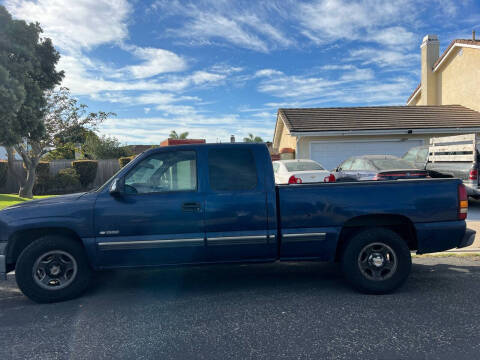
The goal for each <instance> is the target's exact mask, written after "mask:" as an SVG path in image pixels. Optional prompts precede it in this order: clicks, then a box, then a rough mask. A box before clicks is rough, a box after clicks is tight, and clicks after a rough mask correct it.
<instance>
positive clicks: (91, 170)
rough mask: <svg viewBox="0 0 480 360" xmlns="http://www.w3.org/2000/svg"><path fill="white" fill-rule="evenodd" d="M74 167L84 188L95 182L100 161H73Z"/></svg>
mask: <svg viewBox="0 0 480 360" xmlns="http://www.w3.org/2000/svg"><path fill="white" fill-rule="evenodd" d="M72 167H73V168H74V169H75V171H76V172H77V174H78V177H79V179H80V183H81V184H82V186H83V187H87V186H88V185H90V184H91V183H92V182H93V181H94V180H95V176H97V168H98V161H96V160H77V161H72Z"/></svg>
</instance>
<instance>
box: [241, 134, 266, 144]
mask: <svg viewBox="0 0 480 360" xmlns="http://www.w3.org/2000/svg"><path fill="white" fill-rule="evenodd" d="M243 141H244V142H248V143H262V142H263V139H262V138H261V137H260V136H253V134H248V137H245V138H243Z"/></svg>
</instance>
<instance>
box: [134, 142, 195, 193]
mask: <svg viewBox="0 0 480 360" xmlns="http://www.w3.org/2000/svg"><path fill="white" fill-rule="evenodd" d="M196 189H197V164H196V157H195V152H194V151H167V152H160V153H157V154H153V155H151V156H149V157H148V158H146V159H144V160H142V161H141V162H140V163H139V164H137V165H136V166H135V167H134V168H133V169H132V171H130V172H129V173H128V174H127V176H125V192H126V193H127V194H148V193H159V192H169V191H192V190H196Z"/></svg>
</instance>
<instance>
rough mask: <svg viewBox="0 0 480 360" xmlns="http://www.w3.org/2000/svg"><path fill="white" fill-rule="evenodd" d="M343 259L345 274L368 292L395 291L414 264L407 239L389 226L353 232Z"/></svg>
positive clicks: (362, 289)
mask: <svg viewBox="0 0 480 360" xmlns="http://www.w3.org/2000/svg"><path fill="white" fill-rule="evenodd" d="M382 244H383V245H382ZM341 259H342V271H343V274H344V276H345V278H346V279H347V280H348V282H349V283H350V284H351V285H352V286H353V287H354V288H355V289H357V290H359V291H361V292H363V293H366V294H387V293H390V292H393V291H394V290H396V289H398V288H399V287H400V286H401V285H403V283H404V282H405V281H406V280H407V278H408V275H409V274H410V271H411V268H412V258H411V255H410V249H409V248H408V246H407V243H406V242H405V240H404V239H403V238H402V237H401V236H400V235H398V234H397V233H396V232H394V231H392V230H389V229H386V228H371V229H367V230H363V231H362V232H360V233H358V234H356V235H354V236H353V237H352V238H350V239H349V241H348V243H347V244H346V246H345V248H344V251H343V254H342V258H341Z"/></svg>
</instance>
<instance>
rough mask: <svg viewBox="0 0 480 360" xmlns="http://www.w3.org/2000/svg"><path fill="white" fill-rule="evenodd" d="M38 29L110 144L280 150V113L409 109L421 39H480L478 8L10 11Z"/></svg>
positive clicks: (26, 4)
mask: <svg viewBox="0 0 480 360" xmlns="http://www.w3.org/2000/svg"><path fill="white" fill-rule="evenodd" d="M0 3H2V4H4V5H5V6H6V7H7V9H8V10H9V11H10V12H11V13H12V14H13V15H14V17H16V18H21V19H25V20H28V21H38V22H39V23H40V24H41V26H42V27H43V29H44V33H45V36H48V37H50V38H52V40H53V42H54V44H55V46H56V47H57V48H58V50H59V51H60V53H61V55H62V58H61V61H60V64H59V67H60V68H61V69H63V70H65V72H66V78H65V80H64V82H63V84H62V85H63V86H67V87H69V88H70V90H71V92H72V93H73V94H74V95H75V96H76V97H78V98H79V99H80V101H81V102H83V103H86V104H87V105H88V106H89V107H90V110H91V111H97V110H104V111H113V112H115V113H117V116H116V117H115V118H114V119H112V120H109V121H108V122H106V123H105V124H104V125H103V126H102V129H101V132H102V133H105V134H108V135H113V136H116V137H117V138H118V139H120V140H121V141H122V142H126V143H130V144H147V143H148V144H158V143H159V142H160V141H162V140H163V139H165V138H166V137H167V135H168V133H169V132H170V130H176V131H177V132H180V131H189V132H190V136H191V137H194V138H206V139H207V140H208V141H211V142H215V141H227V140H228V139H229V137H230V134H234V135H236V136H237V138H242V137H244V136H246V135H247V134H248V133H249V132H251V133H254V134H255V135H259V136H262V137H263V138H264V139H265V140H271V139H272V136H273V129H274V125H275V115H276V111H277V109H278V108H279V107H330V106H354V105H356V106H365V105H389V104H405V101H406V99H407V98H408V96H409V95H410V93H411V92H412V90H413V89H414V88H415V86H416V85H417V83H418V81H419V72H420V49H419V45H420V43H421V39H422V37H423V36H424V35H425V34H427V33H432V34H438V35H439V37H440V47H441V51H442V50H443V49H444V48H445V47H446V46H448V43H449V42H450V41H451V40H453V39H455V38H469V37H471V31H472V29H474V28H477V30H478V31H477V33H479V34H480V1H479V0H430V1H423V0H392V1H390V0H364V1H355V0H312V1H299V0H297V1H292V0H268V1H262V0H256V1H253V0H250V1H244V0H208V1H207V0H193V1H189V0H188V1H176V0H170V1H167V0H152V1H147V0H129V1H128V0H35V1H32V0H3V1H2V0H0Z"/></svg>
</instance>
